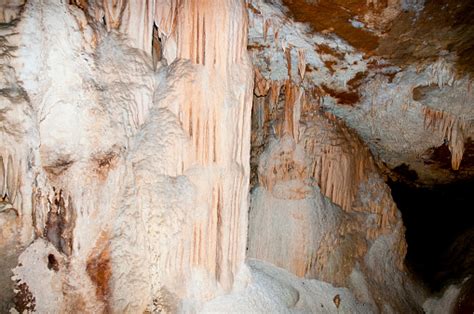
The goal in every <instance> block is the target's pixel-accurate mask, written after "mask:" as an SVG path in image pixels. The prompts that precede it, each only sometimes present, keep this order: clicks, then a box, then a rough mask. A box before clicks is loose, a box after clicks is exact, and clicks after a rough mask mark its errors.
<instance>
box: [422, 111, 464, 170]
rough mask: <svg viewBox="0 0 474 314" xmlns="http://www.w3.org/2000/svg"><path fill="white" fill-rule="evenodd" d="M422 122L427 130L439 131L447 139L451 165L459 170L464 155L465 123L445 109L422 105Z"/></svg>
mask: <svg viewBox="0 0 474 314" xmlns="http://www.w3.org/2000/svg"><path fill="white" fill-rule="evenodd" d="M423 115H424V118H425V119H424V124H425V128H426V129H428V130H433V131H436V132H439V134H440V135H441V136H442V137H443V138H444V139H446V140H447V141H448V147H449V150H450V152H451V167H452V169H453V170H459V167H460V165H461V161H462V158H463V155H464V130H465V129H466V123H465V121H464V120H463V119H462V118H459V117H455V116H453V115H451V114H449V113H447V112H445V111H438V110H434V109H431V108H429V107H423Z"/></svg>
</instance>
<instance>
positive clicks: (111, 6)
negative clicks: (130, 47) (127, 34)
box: [103, 0, 127, 31]
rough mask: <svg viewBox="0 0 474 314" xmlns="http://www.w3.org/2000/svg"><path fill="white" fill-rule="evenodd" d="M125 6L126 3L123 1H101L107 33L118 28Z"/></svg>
mask: <svg viewBox="0 0 474 314" xmlns="http://www.w3.org/2000/svg"><path fill="white" fill-rule="evenodd" d="M126 5H127V1H125V0H103V7H104V11H105V12H104V14H105V22H106V27H107V30H108V31H111V30H112V29H118V28H119V27H120V24H121V22H122V14H123V12H124V10H125V6H126Z"/></svg>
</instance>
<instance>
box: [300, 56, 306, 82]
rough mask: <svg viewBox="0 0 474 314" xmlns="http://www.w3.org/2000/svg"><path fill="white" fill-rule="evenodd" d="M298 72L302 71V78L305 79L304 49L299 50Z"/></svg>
mask: <svg viewBox="0 0 474 314" xmlns="http://www.w3.org/2000/svg"><path fill="white" fill-rule="evenodd" d="M298 72H299V73H300V76H301V80H304V75H305V73H306V60H305V51H304V49H299V50H298Z"/></svg>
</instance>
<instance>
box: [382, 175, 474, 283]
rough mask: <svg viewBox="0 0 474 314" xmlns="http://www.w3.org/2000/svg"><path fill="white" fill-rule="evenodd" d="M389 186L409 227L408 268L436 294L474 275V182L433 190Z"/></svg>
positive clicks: (396, 185) (403, 185)
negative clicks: (473, 216)
mask: <svg viewBox="0 0 474 314" xmlns="http://www.w3.org/2000/svg"><path fill="white" fill-rule="evenodd" d="M388 184H389V186H390V188H391V189H392V196H393V199H394V200H395V202H396V203H397V206H398V208H399V209H400V211H401V213H402V217H403V222H404V224H405V227H406V240H407V243H408V252H407V256H406V259H405V262H406V265H407V267H408V269H410V270H411V272H412V273H413V274H414V275H415V276H417V277H418V278H419V279H420V280H422V281H423V282H424V283H425V284H426V285H427V287H428V288H430V289H431V290H432V291H433V292H437V291H440V290H441V289H442V288H444V287H445V286H447V285H449V284H452V283H459V282H461V281H462V280H463V279H465V278H466V277H467V276H469V275H474V220H473V219H472V218H471V217H472V214H473V211H474V202H473V200H474V180H471V181H468V182H462V183H455V184H450V185H438V186H433V187H430V188H415V187H412V186H410V185H407V184H405V183H400V182H388Z"/></svg>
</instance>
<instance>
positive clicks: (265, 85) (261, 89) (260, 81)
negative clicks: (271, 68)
mask: <svg viewBox="0 0 474 314" xmlns="http://www.w3.org/2000/svg"><path fill="white" fill-rule="evenodd" d="M269 89H270V82H269V81H267V80H266V79H265V78H264V77H263V76H262V74H261V73H260V71H259V70H258V68H255V89H254V93H255V95H257V96H266V95H267V93H268V90H269Z"/></svg>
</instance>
